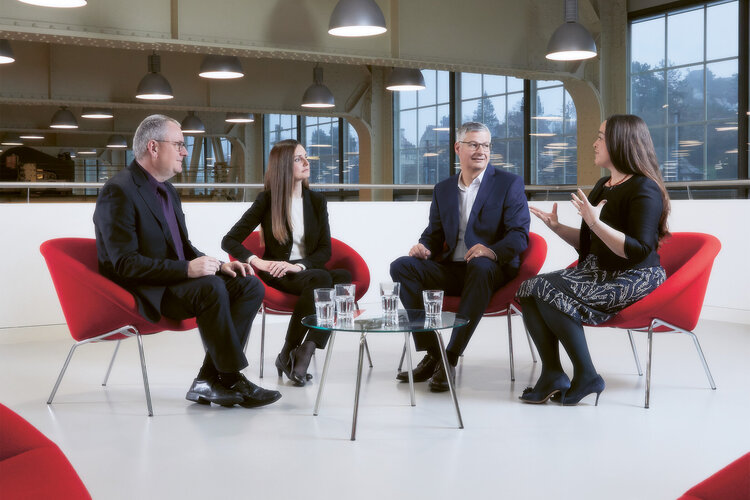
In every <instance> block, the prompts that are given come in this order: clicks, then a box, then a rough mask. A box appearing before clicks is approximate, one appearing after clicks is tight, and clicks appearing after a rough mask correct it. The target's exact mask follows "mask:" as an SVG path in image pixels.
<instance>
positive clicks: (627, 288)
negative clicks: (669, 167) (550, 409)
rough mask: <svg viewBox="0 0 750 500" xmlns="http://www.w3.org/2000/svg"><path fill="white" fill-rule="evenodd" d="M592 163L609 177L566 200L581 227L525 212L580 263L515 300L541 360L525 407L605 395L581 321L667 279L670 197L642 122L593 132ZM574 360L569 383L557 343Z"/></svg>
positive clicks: (532, 282) (531, 284)
mask: <svg viewBox="0 0 750 500" xmlns="http://www.w3.org/2000/svg"><path fill="white" fill-rule="evenodd" d="M594 162H595V164H596V166H597V167H600V168H606V169H607V170H609V172H610V175H609V176H607V177H603V178H602V179H599V181H598V182H597V183H596V185H595V186H594V189H593V190H592V191H591V193H590V194H589V196H588V198H587V197H586V196H585V195H584V193H583V191H581V190H580V189H579V190H578V191H577V193H574V194H572V199H571V202H572V203H573V206H574V207H575V208H576V209H577V210H578V214H579V215H581V218H582V219H583V220H582V222H581V226H580V228H575V227H571V226H566V225H564V224H561V223H560V222H559V220H558V217H557V203H555V204H553V205H552V212H543V211H541V210H539V209H538V208H535V207H531V208H530V210H531V212H532V213H533V214H534V215H536V216H537V217H539V218H540V219H541V220H542V221H543V222H544V223H545V224H546V225H547V227H549V228H550V229H551V230H552V231H554V232H555V234H557V235H558V236H560V237H561V238H562V239H563V240H565V241H566V242H567V243H568V244H570V245H572V246H573V247H574V248H576V250H578V254H579V259H578V265H577V266H576V267H574V268H569V269H563V270H561V271H556V272H552V273H548V274H542V275H539V276H536V277H534V278H531V279H529V280H527V281H524V282H523V283H522V284H521V287H520V288H519V291H518V294H517V298H518V299H519V302H520V303H521V306H522V307H523V320H524V323H525V324H526V328H527V329H528V331H529V333H530V334H531V337H532V339H533V340H534V343H535V344H536V347H537V350H538V351H539V356H540V358H541V360H542V372H541V374H540V376H539V379H538V380H537V382H536V384H535V385H534V387H533V388H531V387H529V388H527V389H525V390H524V391H523V394H522V395H521V396H520V399H521V400H522V401H524V402H527V403H544V402H546V401H547V400H548V399H550V398H551V397H554V399H555V400H560V401H561V402H562V403H563V404H564V405H576V404H578V402H579V401H581V399H583V398H584V397H586V396H588V395H589V394H594V393H595V394H596V403H595V404H598V403H599V394H601V392H602V391H603V390H604V379H602V377H601V376H600V375H599V374H598V373H597V372H596V369H595V368H594V364H593V362H592V361H591V356H590V354H589V349H588V345H587V344H586V337H585V335H584V332H583V323H587V324H592V325H596V324H600V323H604V322H605V321H607V320H608V319H610V318H612V317H613V316H614V315H615V314H617V312H618V311H620V310H622V309H624V308H625V307H627V306H629V305H630V304H633V303H634V302H636V301H638V300H640V299H642V298H643V297H645V296H646V295H648V294H649V293H650V292H651V291H653V290H654V289H655V288H656V287H658V286H659V285H661V284H662V283H663V282H664V280H665V279H666V273H665V272H664V268H662V267H661V265H660V263H659V254H658V253H657V248H658V247H659V242H660V241H661V240H662V239H663V238H664V237H666V236H668V235H669V232H668V229H667V216H668V215H669V209H670V207H669V196H668V195H667V190H666V188H665V187H664V182H663V180H662V178H661V172H660V170H659V164H658V162H657V160H656V154H655V152H654V145H653V143H652V141H651V135H650V134H649V131H648V127H647V126H646V124H645V123H644V122H643V120H641V119H640V118H638V117H637V116H634V115H613V116H611V117H609V118H608V119H607V120H606V121H605V122H603V123H602V124H601V126H600V127H599V133H598V137H597V139H596V141H595V142H594ZM560 344H562V346H563V347H564V348H565V351H566V352H567V353H568V356H569V357H570V360H571V361H572V363H573V379H572V380H570V379H569V378H568V376H567V375H566V374H565V372H564V371H563V369H562V365H561V364H560V353H559V345H560Z"/></svg>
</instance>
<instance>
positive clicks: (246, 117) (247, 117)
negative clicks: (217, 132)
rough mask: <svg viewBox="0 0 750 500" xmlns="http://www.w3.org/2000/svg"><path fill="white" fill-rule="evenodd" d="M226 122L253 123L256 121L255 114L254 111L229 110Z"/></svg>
mask: <svg viewBox="0 0 750 500" xmlns="http://www.w3.org/2000/svg"><path fill="white" fill-rule="evenodd" d="M224 121H225V122H229V123H252V122H254V121H255V115H253V114H252V113H238V112H236V111H228V112H227V117H226V118H224Z"/></svg>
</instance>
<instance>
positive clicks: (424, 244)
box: [391, 122, 529, 392]
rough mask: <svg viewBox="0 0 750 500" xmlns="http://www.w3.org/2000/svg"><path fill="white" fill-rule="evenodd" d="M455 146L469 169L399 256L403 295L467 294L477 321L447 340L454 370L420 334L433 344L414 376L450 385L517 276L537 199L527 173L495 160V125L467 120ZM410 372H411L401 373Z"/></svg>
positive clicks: (438, 197) (395, 269) (395, 273)
mask: <svg viewBox="0 0 750 500" xmlns="http://www.w3.org/2000/svg"><path fill="white" fill-rule="evenodd" d="M456 139H457V140H456V144H455V145H454V148H455V150H456V155H457V156H458V158H459V161H460V164H461V172H460V173H459V174H456V175H453V176H451V177H449V178H448V179H445V180H444V181H441V182H439V183H437V184H436V185H435V189H434V191H433V196H432V205H430V220H429V224H428V225H427V229H425V230H424V232H423V233H422V236H421V238H419V243H417V244H416V245H414V246H413V247H412V248H411V250H409V256H408V257H399V258H398V259H396V260H395V261H394V262H392V263H391V277H392V278H393V281H397V282H399V283H401V302H402V303H403V304H404V306H405V307H406V308H407V309H422V308H423V304H422V290H432V289H436V290H444V291H445V293H446V294H447V295H460V296H461V301H460V304H459V307H458V314H460V315H463V316H466V317H468V318H469V320H470V321H469V324H468V325H466V326H464V327H461V328H455V329H454V330H453V332H452V334H451V339H450V342H449V343H448V346H447V347H446V353H447V358H448V364H449V366H448V367H447V373H446V370H443V369H441V368H442V367H441V365H442V363H441V362H440V359H441V356H440V351H439V349H440V347H439V344H438V342H437V339H436V338H435V337H434V336H433V335H425V334H420V335H415V336H414V343H415V345H416V348H417V350H418V351H427V353H426V355H425V357H424V358H423V359H422V361H421V362H420V363H419V364H418V365H417V367H416V368H415V369H414V373H413V375H414V381H415V382H423V381H425V380H427V379H429V380H430V390H432V391H434V392H443V391H447V390H448V381H447V378H446V377H447V375H448V374H450V376H451V378H452V379H455V366H456V363H457V362H458V358H459V356H461V354H463V352H464V349H466V345H467V344H468V343H469V339H470V338H471V335H472V334H473V333H474V330H475V329H476V327H477V324H478V323H479V320H480V319H481V318H482V314H483V313H484V310H485V309H486V308H487V304H489V301H490V298H491V297H492V294H493V292H494V291H495V290H497V289H498V288H500V287H501V286H503V285H504V284H505V283H507V282H508V281H510V280H511V279H513V278H514V277H515V276H516V275H517V274H518V269H519V267H520V259H519V255H520V254H521V252H523V251H524V250H525V249H526V247H527V246H528V242H529V207H528V204H527V203H526V195H525V192H524V186H523V180H522V179H521V178H520V177H518V176H517V175H513V174H510V173H508V172H504V171H502V170H499V169H496V168H495V167H492V166H488V164H489V161H490V139H491V135H490V131H489V129H488V128H487V127H486V126H485V125H484V124H482V123H477V122H469V123H465V124H463V125H461V127H460V128H459V129H458V132H457V134H456ZM397 378H398V379H399V380H401V381H407V380H408V373H406V372H401V373H399V374H398V375H397Z"/></svg>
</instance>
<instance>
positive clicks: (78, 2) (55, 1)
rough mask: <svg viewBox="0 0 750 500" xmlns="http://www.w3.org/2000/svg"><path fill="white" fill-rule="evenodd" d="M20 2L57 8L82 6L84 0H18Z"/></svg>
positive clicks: (84, 3) (84, 2)
mask: <svg viewBox="0 0 750 500" xmlns="http://www.w3.org/2000/svg"><path fill="white" fill-rule="evenodd" d="M18 1H19V2H21V3H27V4H29V5H36V6H38V7H55V8H58V9H71V8H74V7H83V6H84V5H86V3H87V1H86V0H18Z"/></svg>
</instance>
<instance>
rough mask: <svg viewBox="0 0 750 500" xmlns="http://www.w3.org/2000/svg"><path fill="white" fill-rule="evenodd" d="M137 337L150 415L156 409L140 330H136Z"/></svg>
mask: <svg viewBox="0 0 750 500" xmlns="http://www.w3.org/2000/svg"><path fill="white" fill-rule="evenodd" d="M135 338H136V340H137V341H138V354H140V357H141V371H142V372H143V388H144V389H145V391H146V406H147V407H148V416H149V417H153V416H154V410H153V408H152V407H151V391H150V390H149V388H148V374H147V373H146V356H145V355H144V354H143V341H142V340H141V334H140V332H138V330H136V331H135Z"/></svg>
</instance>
